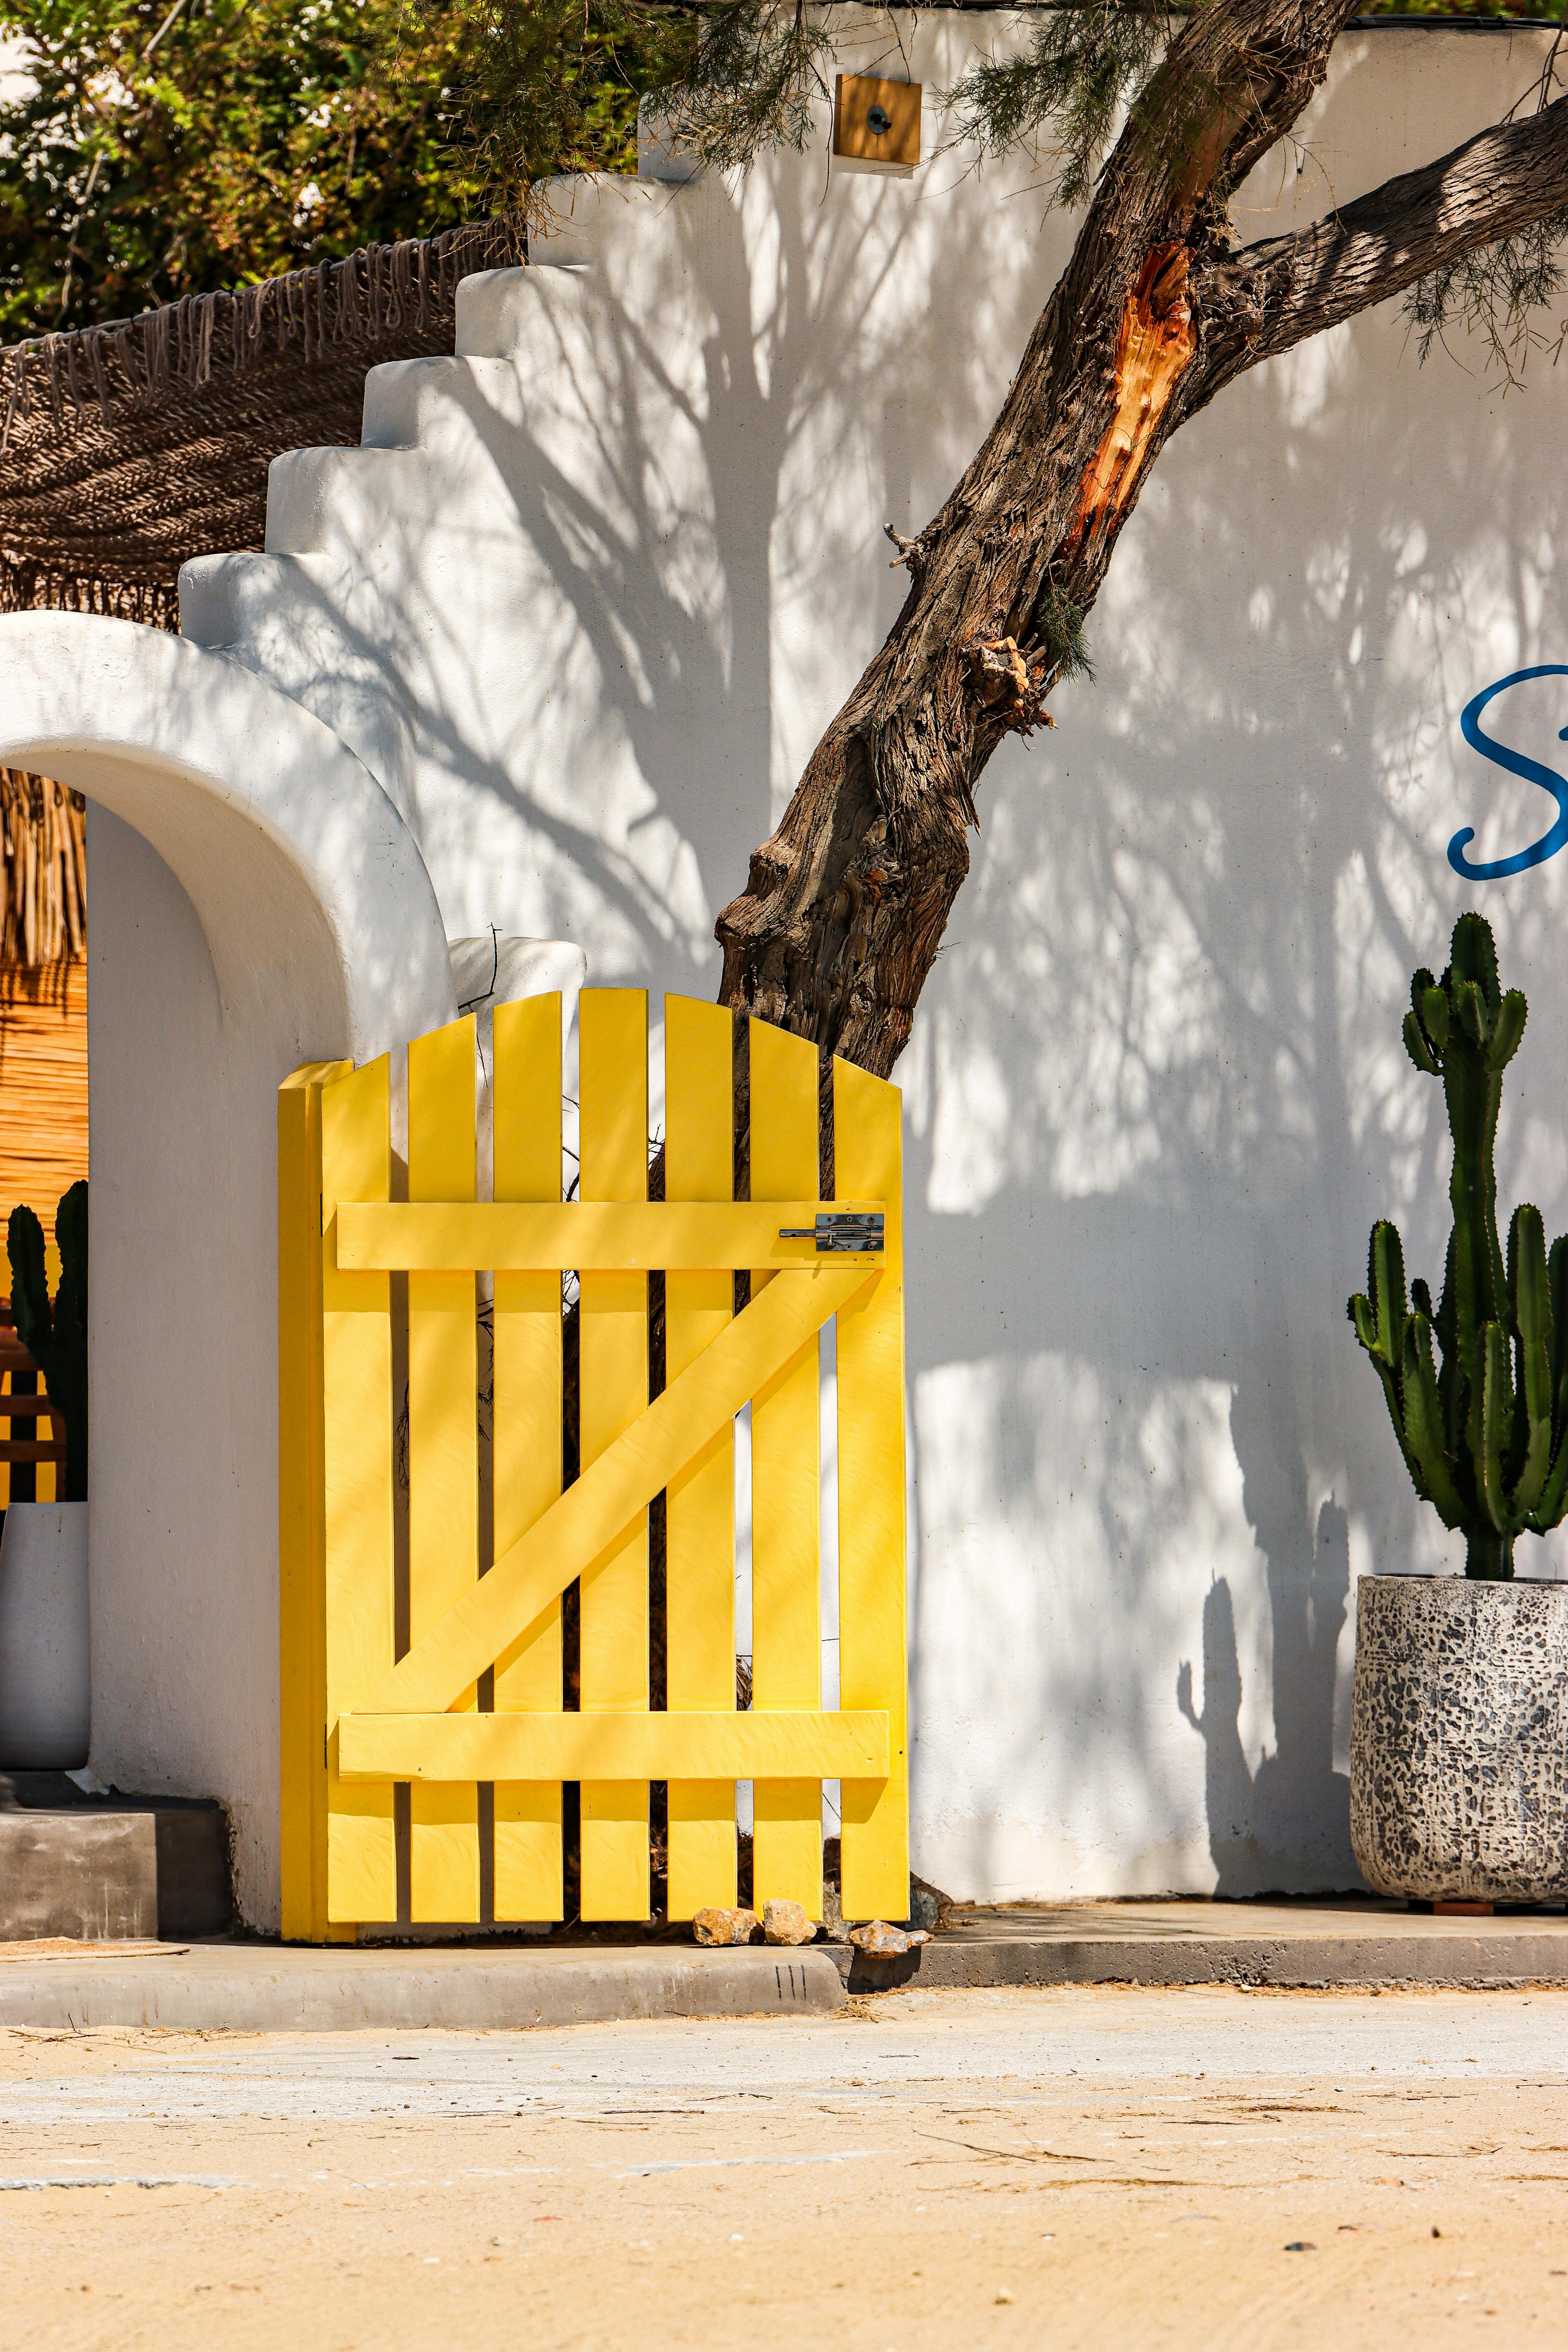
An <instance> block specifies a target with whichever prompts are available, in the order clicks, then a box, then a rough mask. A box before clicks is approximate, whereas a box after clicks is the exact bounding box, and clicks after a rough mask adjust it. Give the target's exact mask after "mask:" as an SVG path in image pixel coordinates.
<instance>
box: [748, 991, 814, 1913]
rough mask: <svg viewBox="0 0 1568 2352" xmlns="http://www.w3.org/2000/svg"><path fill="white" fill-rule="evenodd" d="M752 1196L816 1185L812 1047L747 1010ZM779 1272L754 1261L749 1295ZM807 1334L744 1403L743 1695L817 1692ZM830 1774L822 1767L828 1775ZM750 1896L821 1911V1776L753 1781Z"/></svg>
mask: <svg viewBox="0 0 1568 2352" xmlns="http://www.w3.org/2000/svg"><path fill="white" fill-rule="evenodd" d="M750 1029H751V1039H750V1043H751V1060H752V1130H751V1166H752V1200H753V1201H754V1202H755V1201H768V1200H773V1201H780V1200H799V1199H801V1198H802V1197H803V1196H804V1195H805V1194H806V1193H809V1192H816V1189H817V1184H818V1170H817V1138H816V1083H817V1080H816V1046H815V1045H812V1044H810V1043H809V1042H808V1040H806V1039H805V1038H804V1037H792V1036H790V1035H789V1034H787V1033H786V1032H785V1031H784V1030H783V1029H774V1028H772V1027H770V1025H769V1024H767V1023H766V1022H763V1021H752V1023H751V1024H750ZM778 1278H779V1277H778V1276H777V1275H775V1274H772V1273H770V1272H769V1270H768V1269H767V1268H766V1267H758V1268H756V1269H754V1270H753V1273H752V1292H753V1296H754V1295H755V1293H756V1291H757V1290H758V1289H759V1288H760V1287H761V1286H763V1285H764V1284H766V1283H768V1282H776V1281H777V1280H778ZM816 1367H817V1348H816V1335H815V1333H814V1334H813V1336H812V1337H811V1339H808V1340H807V1341H806V1343H805V1346H804V1347H803V1348H802V1349H800V1351H799V1353H798V1354H797V1355H796V1356H795V1359H794V1360H793V1361H792V1362H791V1363H789V1364H787V1365H786V1366H785V1367H784V1369H783V1370H782V1371H780V1372H778V1373H776V1374H775V1375H774V1377H773V1379H772V1380H771V1381H769V1382H768V1384H767V1386H766V1388H765V1389H763V1391H761V1392H760V1393H759V1394H758V1395H757V1396H756V1397H755V1398H754V1399H753V1401H752V1706H754V1707H775V1706H777V1707H800V1706H805V1707H812V1706H820V1705H821V1703H822V1626H821V1601H820V1586H819V1579H820V1570H819V1565H818V1523H817V1370H816ZM830 1777H831V1776H830ZM752 1816H753V1832H752V1885H753V1889H754V1893H753V1898H752V1899H753V1900H754V1902H755V1903H756V1904H757V1906H758V1907H759V1908H760V1907H761V1906H762V1905H763V1903H765V1902H766V1901H768V1900H769V1898H770V1897H774V1896H776V1897H780V1898H782V1899H784V1900H785V1901H788V1902H793V1903H798V1904H800V1906H802V1908H803V1909H804V1910H805V1914H806V1916H807V1917H808V1918H812V1919H820V1918H821V1916H822V1785H821V1781H820V1779H817V1780H763V1781H758V1782H757V1783H756V1784H755V1785H754V1787H753V1790H752Z"/></svg>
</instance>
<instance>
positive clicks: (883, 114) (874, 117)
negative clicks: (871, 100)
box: [866, 106, 893, 139]
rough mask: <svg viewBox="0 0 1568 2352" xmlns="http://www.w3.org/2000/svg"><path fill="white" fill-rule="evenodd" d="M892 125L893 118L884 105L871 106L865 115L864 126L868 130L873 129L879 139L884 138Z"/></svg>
mask: <svg viewBox="0 0 1568 2352" xmlns="http://www.w3.org/2000/svg"><path fill="white" fill-rule="evenodd" d="M892 127H893V118H892V116H891V115H890V114H889V112H888V110H887V108H886V107H885V106H873V107H871V108H870V109H869V110H868V113H867V116H866V128H867V130H868V131H875V132H876V134H877V136H878V138H879V139H885V138H886V137H887V135H888V133H889V131H890V130H891V129H892Z"/></svg>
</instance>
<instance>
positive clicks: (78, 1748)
mask: <svg viewBox="0 0 1568 2352" xmlns="http://www.w3.org/2000/svg"><path fill="white" fill-rule="evenodd" d="M90 1703H91V1686H90V1681H89V1661H88V1619H87V1505H86V1504H85V1503H13V1504H12V1505H11V1506H10V1507H9V1508H8V1509H7V1511H6V1513H5V1534H4V1536H3V1537H0V1771H16V1772H29V1771H30V1772H70V1771H74V1770H75V1769H77V1767H78V1766H79V1765H81V1764H85V1763H86V1762H87V1749H88V1732H89V1720H90V1717H89V1708H90Z"/></svg>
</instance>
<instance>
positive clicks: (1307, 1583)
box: [1176, 1503, 1362, 1895]
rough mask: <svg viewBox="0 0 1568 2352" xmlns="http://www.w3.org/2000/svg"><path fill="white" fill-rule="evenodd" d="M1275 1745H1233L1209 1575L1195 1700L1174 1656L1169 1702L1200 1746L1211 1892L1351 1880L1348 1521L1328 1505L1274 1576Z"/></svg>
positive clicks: (1222, 1614)
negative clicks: (1288, 1565)
mask: <svg viewBox="0 0 1568 2352" xmlns="http://www.w3.org/2000/svg"><path fill="white" fill-rule="evenodd" d="M1269 1566H1270V1573H1269V1590H1270V1594H1271V1598H1272V1601H1273V1621H1274V1677H1273V1681H1274V1706H1275V1717H1274V1731H1275V1745H1274V1747H1273V1748H1272V1749H1268V1748H1266V1749H1265V1750H1264V1752H1263V1754H1262V1755H1261V1756H1260V1757H1259V1759H1258V1767H1257V1769H1256V1770H1254V1769H1252V1767H1251V1766H1250V1765H1249V1764H1248V1763H1247V1751H1246V1749H1245V1748H1244V1747H1243V1744H1242V1738H1241V1729H1240V1717H1241V1699H1242V1690H1241V1667H1240V1664H1239V1661H1238V1659H1237V1641H1236V1612H1235V1610H1234V1608H1233V1606H1232V1602H1231V1595H1230V1587H1229V1585H1228V1584H1227V1582H1226V1580H1225V1578H1224V1577H1223V1576H1221V1577H1217V1578H1216V1579H1215V1581H1214V1583H1213V1584H1212V1585H1211V1586H1210V1587H1209V1590H1208V1591H1207V1593H1206V1594H1205V1599H1204V1614H1203V1708H1202V1712H1201V1713H1200V1712H1199V1710H1198V1708H1197V1706H1195V1704H1194V1697H1193V1669H1192V1666H1191V1664H1190V1663H1189V1662H1185V1661H1184V1663H1183V1664H1182V1667H1181V1669H1180V1672H1179V1673H1178V1675H1177V1677H1176V1705H1177V1706H1178V1707H1179V1709H1180V1710H1181V1712H1182V1714H1183V1715H1184V1716H1185V1717H1186V1719H1187V1721H1188V1722H1189V1723H1190V1724H1191V1725H1192V1727H1193V1728H1194V1731H1196V1732H1197V1733H1198V1734H1199V1735H1200V1736H1201V1738H1202V1739H1203V1743H1204V1801H1205V1811H1206V1814H1207V1819H1208V1838H1209V1852H1210V1853H1211V1854H1212V1856H1213V1858H1214V1866H1215V1890H1214V1891H1215V1894H1216V1895H1267V1894H1273V1893H1279V1892H1280V1891H1282V1890H1285V1889H1289V1888H1291V1887H1293V1886H1295V1885H1299V1884H1300V1876H1301V1871H1302V1864H1303V1861H1304V1860H1307V1861H1308V1862H1309V1864H1310V1866H1311V1868H1312V1874H1313V1876H1314V1877H1323V1878H1326V1879H1327V1880H1328V1882H1329V1883H1330V1884H1331V1885H1334V1884H1337V1885H1340V1886H1344V1887H1357V1888H1359V1887H1360V1885H1361V1884H1362V1881H1361V1874H1360V1873H1359V1871H1358V1870H1357V1869H1356V1866H1355V1858H1354V1855H1353V1854H1352V1851H1351V1841H1350V1782H1349V1780H1348V1779H1347V1778H1346V1776H1345V1775H1344V1774H1343V1773H1342V1772H1336V1771H1335V1770H1334V1768H1333V1734H1334V1669H1335V1660H1336V1656H1337V1653H1338V1650H1339V1643H1340V1635H1341V1633H1342V1631H1343V1629H1344V1622H1345V1614H1346V1610H1347V1607H1348V1603H1349V1595H1350V1529H1349V1525H1348V1522H1347V1520H1346V1517H1345V1514H1344V1512H1343V1511H1342V1510H1341V1508H1340V1507H1339V1506H1338V1505H1337V1504H1335V1503H1325V1504H1324V1505H1323V1507H1322V1508H1321V1511H1320V1512H1319V1514H1318V1526H1317V1534H1316V1538H1315V1540H1314V1543H1313V1547H1312V1556H1311V1559H1310V1561H1309V1562H1308V1563H1306V1570H1305V1573H1304V1574H1302V1573H1300V1572H1298V1573H1297V1574H1294V1575H1279V1574H1276V1572H1275V1569H1274V1563H1273V1561H1272V1560H1271V1561H1270V1564H1269Z"/></svg>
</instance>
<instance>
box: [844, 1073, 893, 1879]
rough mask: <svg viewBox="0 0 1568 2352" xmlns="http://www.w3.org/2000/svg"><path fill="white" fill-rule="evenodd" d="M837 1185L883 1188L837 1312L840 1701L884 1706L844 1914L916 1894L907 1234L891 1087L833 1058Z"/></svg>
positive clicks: (855, 1813)
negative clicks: (909, 1664)
mask: <svg viewBox="0 0 1568 2352" xmlns="http://www.w3.org/2000/svg"><path fill="white" fill-rule="evenodd" d="M833 1150H834V1171H835V1180H836V1184H837V1189H838V1190H839V1191H840V1192H851V1193H861V1192H869V1193H874V1194H875V1196H876V1197H877V1198H878V1199H879V1200H881V1201H885V1202H887V1210H886V1216H887V1226H886V1233H885V1241H886V1255H885V1257H884V1260H883V1268H882V1274H881V1277H880V1279H879V1281H878V1282H877V1283H876V1284H875V1286H871V1287H869V1288H868V1289H867V1290H865V1291H863V1292H862V1293H861V1294H860V1295H859V1296H858V1297H857V1298H856V1299H855V1300H854V1302H853V1303H852V1305H851V1306H850V1307H848V1308H847V1311H846V1312H845V1313H843V1314H842V1315H840V1317H839V1318H838V1678H839V1679H838V1687H839V1705H840V1706H844V1707H849V1708H854V1707H861V1706H885V1707H886V1708H887V1709H888V1710H889V1718H890V1722H891V1727H892V1735H891V1737H892V1744H891V1754H890V1757H889V1769H888V1773H887V1777H886V1778H885V1779H878V1780H849V1779H847V1780H845V1781H844V1782H843V1785H842V1788H841V1790H840V1792H839V1803H840V1843H839V1855H840V1867H841V1870H842V1873H843V1879H842V1888H841V1895H840V1900H841V1902H842V1904H843V1906H844V1912H845V1916H846V1917H847V1918H850V1919H865V1918H884V1919H898V1918H902V1917H903V1916H904V1914H905V1906H906V1905H907V1904H908V1902H909V1899H910V1800H909V1758H908V1752H907V1751H908V1738H909V1734H908V1706H907V1699H906V1696H905V1654H906V1653H905V1636H906V1626H905V1613H906V1606H907V1603H906V1597H905V1595H906V1586H905V1527H904V1308H903V1284H904V1238H903V1173H902V1141H901V1134H900V1097H899V1094H898V1090H897V1089H896V1087H890V1086H889V1085H887V1084H886V1082H885V1081H884V1080H882V1079H879V1078H874V1077H871V1076H868V1074H867V1072H866V1071H864V1070H858V1069H857V1068H856V1067H855V1066H854V1065H853V1064H852V1063H849V1062H835V1064H834V1066H833Z"/></svg>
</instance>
